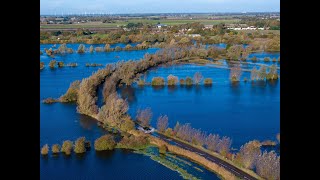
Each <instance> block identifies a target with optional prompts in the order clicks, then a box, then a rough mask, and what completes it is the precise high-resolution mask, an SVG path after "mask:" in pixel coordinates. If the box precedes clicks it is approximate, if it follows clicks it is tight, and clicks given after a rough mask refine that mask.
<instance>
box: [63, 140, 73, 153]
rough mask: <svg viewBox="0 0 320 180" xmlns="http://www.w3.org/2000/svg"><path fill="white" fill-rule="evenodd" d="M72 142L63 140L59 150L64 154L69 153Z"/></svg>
mask: <svg viewBox="0 0 320 180" xmlns="http://www.w3.org/2000/svg"><path fill="white" fill-rule="evenodd" d="M72 146H73V143H72V141H69V140H66V141H63V144H62V147H61V152H63V153H65V154H66V155H70V154H71V151H72Z"/></svg>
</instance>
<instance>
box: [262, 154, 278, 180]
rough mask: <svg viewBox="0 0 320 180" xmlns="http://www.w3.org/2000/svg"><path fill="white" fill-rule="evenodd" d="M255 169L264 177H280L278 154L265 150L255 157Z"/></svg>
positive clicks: (276, 179) (276, 178)
mask: <svg viewBox="0 0 320 180" xmlns="http://www.w3.org/2000/svg"><path fill="white" fill-rule="evenodd" d="M256 171H257V174H258V175H260V176H261V177H263V178H265V179H275V180H278V179H280V156H277V154H276V153H275V152H274V151H271V152H267V151H265V152H264V153H263V154H261V155H259V156H258V158H257V163H256Z"/></svg>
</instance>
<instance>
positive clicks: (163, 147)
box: [159, 144, 168, 154]
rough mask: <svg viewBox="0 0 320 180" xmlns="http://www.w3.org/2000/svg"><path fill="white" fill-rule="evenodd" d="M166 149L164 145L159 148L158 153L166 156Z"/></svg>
mask: <svg viewBox="0 0 320 180" xmlns="http://www.w3.org/2000/svg"><path fill="white" fill-rule="evenodd" d="M167 150H168V148H167V146H166V145H164V144H162V145H161V146H160V147H159V153H160V154H166V152H167Z"/></svg>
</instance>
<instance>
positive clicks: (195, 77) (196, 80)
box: [193, 72, 203, 85]
mask: <svg viewBox="0 0 320 180" xmlns="http://www.w3.org/2000/svg"><path fill="white" fill-rule="evenodd" d="M202 79H203V76H202V74H201V73H200V72H196V73H195V74H194V75H193V80H194V83H195V84H197V85H198V84H200V82H201V81H202Z"/></svg>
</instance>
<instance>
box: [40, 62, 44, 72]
mask: <svg viewBox="0 0 320 180" xmlns="http://www.w3.org/2000/svg"><path fill="white" fill-rule="evenodd" d="M43 68H44V62H40V70H41V69H43Z"/></svg>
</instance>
